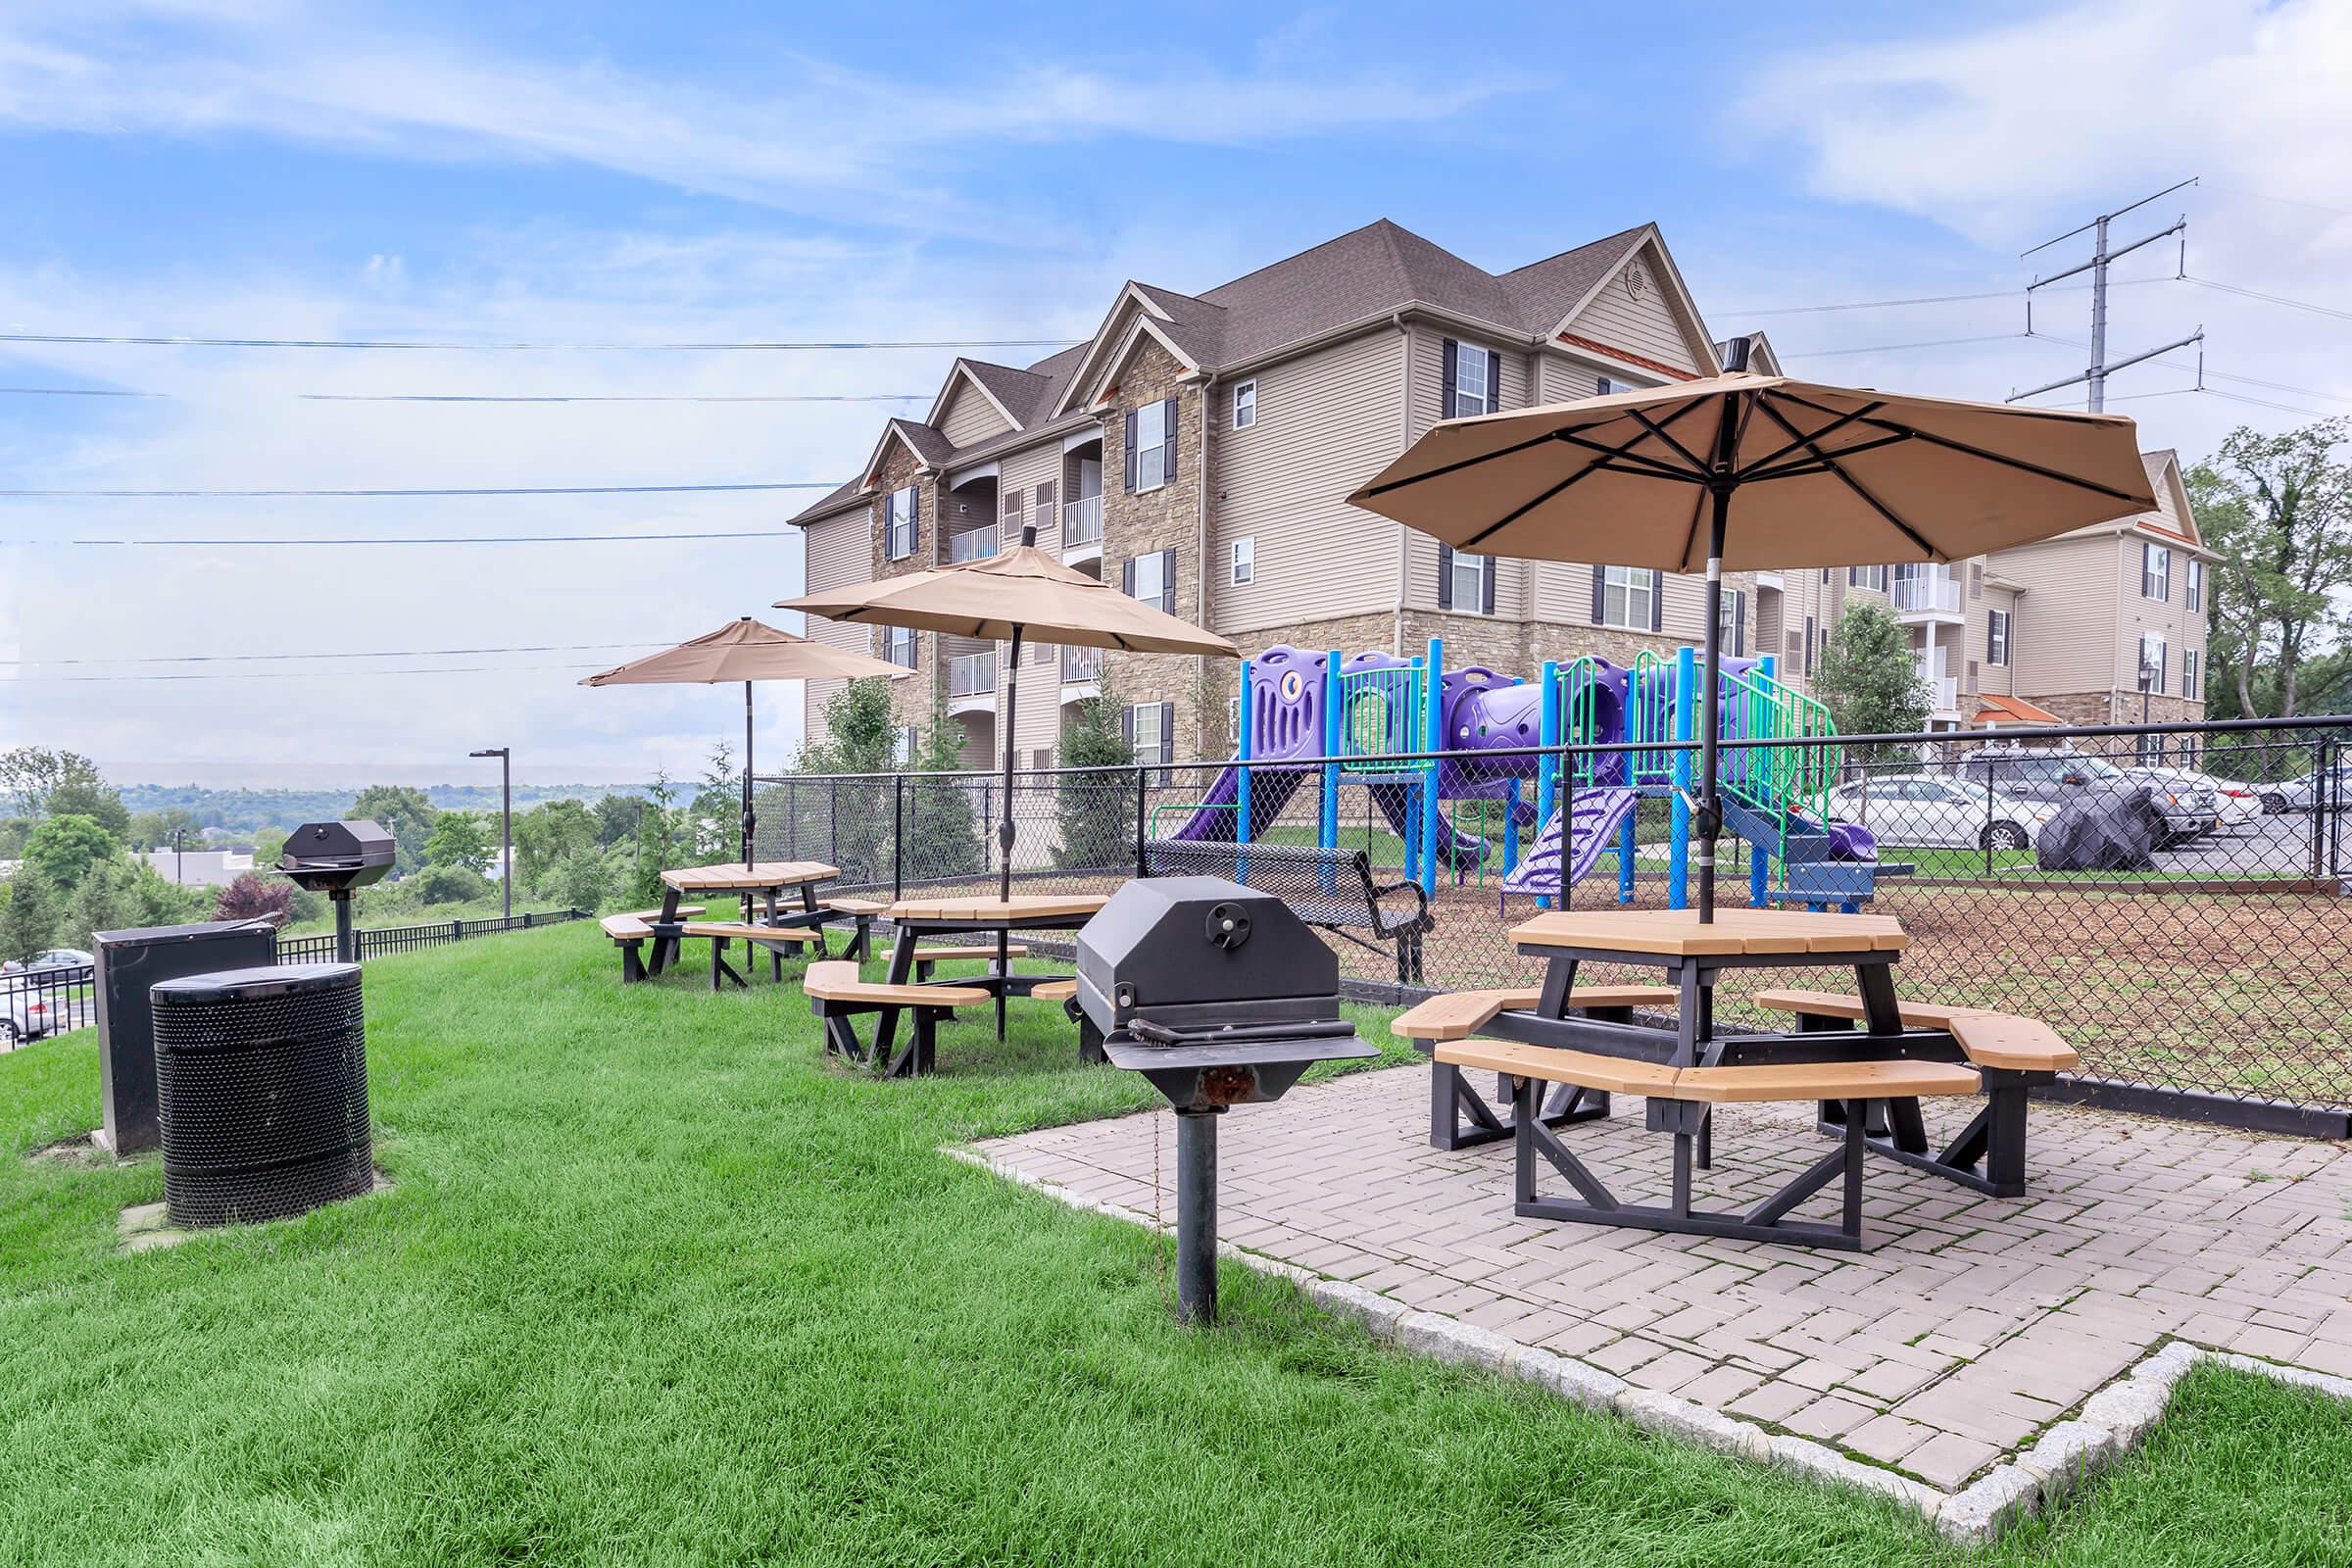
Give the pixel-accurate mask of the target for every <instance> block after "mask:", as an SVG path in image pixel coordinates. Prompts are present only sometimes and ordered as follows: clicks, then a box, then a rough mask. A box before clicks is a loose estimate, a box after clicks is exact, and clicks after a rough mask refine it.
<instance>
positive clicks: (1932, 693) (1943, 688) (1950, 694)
mask: <svg viewBox="0 0 2352 1568" xmlns="http://www.w3.org/2000/svg"><path fill="white" fill-rule="evenodd" d="M1915 667H1916V666H1915ZM1918 673H1919V679H1920V683H1921V684H1922V685H1924V686H1926V687H1927V688H1928V693H1929V697H1928V701H1929V702H1930V703H1932V704H1933V705H1934V706H1935V710H1936V712H1937V713H1956V712H1958V711H1960V677H1959V676H1957V675H1931V674H1929V673H1928V672H1927V671H1926V670H1924V669H1921V670H1919V671H1918Z"/></svg>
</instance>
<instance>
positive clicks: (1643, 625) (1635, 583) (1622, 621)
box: [1600, 566, 1665, 631]
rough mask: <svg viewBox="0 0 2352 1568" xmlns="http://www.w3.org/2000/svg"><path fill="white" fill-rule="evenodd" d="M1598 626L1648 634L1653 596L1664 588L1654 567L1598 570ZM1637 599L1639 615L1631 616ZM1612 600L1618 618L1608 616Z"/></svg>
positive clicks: (1605, 568) (1610, 567) (1618, 567)
mask: <svg viewBox="0 0 2352 1568" xmlns="http://www.w3.org/2000/svg"><path fill="white" fill-rule="evenodd" d="M1600 573H1601V577H1600V623H1601V624H1602V625H1603V626H1615V627H1616V628H1618V629H1619V630H1620V631H1647V630H1649V622H1650V605H1651V600H1652V596H1654V595H1656V594H1658V593H1661V592H1663V591H1664V589H1665V584H1664V583H1662V582H1660V581H1659V580H1658V569H1657V568H1656V567H1655V566H1603V567H1601V568H1600ZM1637 595H1638V596H1640V598H1641V602H1642V613H1641V614H1640V615H1638V616H1637V615H1635V614H1634V613H1633V609H1634V601H1635V598H1636V596H1637ZM1612 599H1614V600H1615V601H1616V603H1617V606H1618V608H1619V610H1620V611H1621V612H1622V614H1621V615H1612V614H1610V613H1609V605H1610V601H1611V600H1612Z"/></svg>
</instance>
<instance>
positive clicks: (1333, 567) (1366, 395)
mask: <svg viewBox="0 0 2352 1568" xmlns="http://www.w3.org/2000/svg"><path fill="white" fill-rule="evenodd" d="M1427 352H1428V353H1430V354H1432V355H1434V354H1435V352H1436V351H1435V349H1434V348H1432V349H1429V350H1427ZM1403 355H1404V349H1403V339H1402V337H1401V336H1400V335H1399V334H1398V333H1397V331H1396V330H1395V329H1393V328H1384V329H1381V330H1378V331H1374V332H1369V333H1366V334H1365V335H1363V336H1361V337H1357V338H1351V339H1349V340H1348V341H1347V342H1344V343H1338V344H1334V345H1332V346H1331V347H1329V348H1326V349H1322V350H1320V351H1318V352H1316V353H1314V354H1309V355H1302V356H1300V357H1299V358H1298V359H1295V360H1289V361H1285V362H1283V363H1281V364H1277V365H1270V366H1267V367H1265V368H1262V369H1259V370H1256V371H1253V372H1251V375H1250V377H1245V378H1244V379H1254V380H1255V381H1256V382H1257V422H1256V423H1255V424H1254V425H1252V426H1250V428H1249V429H1247V430H1235V429H1233V428H1231V424H1232V386H1231V383H1230V382H1228V381H1220V382H1218V383H1217V388H1216V392H1217V395H1216V396H1215V397H1214V398H1212V399H1211V408H1212V417H1213V418H1215V419H1216V420H1218V424H1217V428H1216V430H1215V441H1214V447H1213V450H1214V454H1215V456H1214V462H1215V465H1216V484H1215V489H1214V492H1213V496H1214V500H1213V502H1212V505H1211V516H1212V537H1211V540H1210V550H1209V570H1210V571H1211V572H1212V573H1214V578H1213V581H1212V584H1211V587H1210V593H1209V603H1210V604H1211V606H1212V607H1213V610H1212V614H1213V618H1214V624H1215V629H1216V630H1218V631H1220V632H1222V633H1225V634H1226V635H1228V636H1232V635H1238V634H1240V633H1244V632H1248V631H1250V630H1253V629H1255V628H1258V627H1276V626H1286V625H1295V624H1297V623H1299V622H1301V621H1309V620H1322V619H1327V618H1329V617H1332V616H1337V615H1360V614H1369V613H1380V612H1386V611H1391V610H1394V609H1395V608H1396V605H1397V535H1398V534H1399V533H1400V532H1401V531H1402V529H1401V526H1400V525H1399V524H1397V523H1394V522H1391V521H1389V520H1388V519H1387V518H1385V517H1380V516H1376V515H1373V514H1371V513H1369V512H1364V511H1361V510H1359V509H1358V508H1355V507H1351V506H1349V505H1348V502H1347V499H1346V498H1347V495H1348V492H1349V491H1350V490H1352V489H1354V488H1355V487H1356V486H1357V485H1359V484H1361V483H1363V482H1364V480H1366V479H1368V478H1370V477H1371V476H1372V475H1373V474H1375V473H1377V472H1379V471H1380V469H1381V467H1382V466H1384V465H1386V464H1387V463H1388V462H1389V461H1390V460H1391V459H1393V458H1395V457H1396V456H1397V453H1398V452H1400V451H1402V450H1403V411H1402V408H1401V407H1400V405H1399V402H1398V399H1399V396H1400V394H1401V387H1402V379H1403V363H1404V360H1403ZM1433 363H1434V362H1433ZM1436 373H1437V372H1436V371H1435V370H1434V369H1432V370H1431V371H1430V379H1431V386H1432V388H1433V390H1434V387H1435V385H1436V379H1435V378H1436ZM1191 443H1192V433H1191V432H1189V431H1188V432H1186V444H1187V445H1188V446H1190V445H1191ZM1112 482H1115V480H1114V481H1112ZM1245 536H1247V537H1249V538H1251V539H1254V540H1255V541H1256V543H1255V545H1254V547H1253V548H1254V550H1255V570H1254V572H1253V573H1252V580H1251V581H1250V582H1248V583H1244V584H1241V585H1239V586H1236V585H1235V584H1233V582H1232V581H1231V564H1232V551H1233V541H1234V540H1236V539H1239V538H1242V537H1245ZM1416 537H1419V536H1416ZM1184 569H1186V570H1190V569H1191V565H1190V563H1186V564H1185V566H1184ZM1432 569H1433V570H1434V567H1433V568H1432Z"/></svg>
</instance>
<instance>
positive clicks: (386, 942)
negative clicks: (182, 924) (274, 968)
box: [277, 909, 592, 963]
mask: <svg viewBox="0 0 2352 1568" xmlns="http://www.w3.org/2000/svg"><path fill="white" fill-rule="evenodd" d="M590 918H592V916H591V915H590V914H589V912H588V911H587V910H585V909H547V910H542V911H539V912H537V913H532V914H515V915H508V916H505V917H503V918H502V917H500V916H497V915H492V916H490V917H489V918H487V919H482V920H434V921H430V922H428V923H426V924H423V925H390V926H378V927H376V928H375V929H373V930H368V929H366V928H362V929H361V930H358V931H355V932H353V933H352V935H353V936H354V937H356V938H358V948H359V956H360V961H361V962H363V963H365V962H366V961H367V960H368V959H369V958H381V957H383V956H386V955H388V954H394V953H415V952H417V951H418V950H419V949H423V948H438V947H441V946H443V945H444V944H446V943H451V942H463V941H465V940H466V938H468V937H487V936H495V935H497V934H498V933H500V932H502V931H529V930H533V929H536V928H537V927H539V926H543V925H562V924H564V922H565V921H569V920H586V919H590ZM334 956H335V934H334V933H333V932H331V931H329V932H325V933H323V934H321V935H318V936H307V937H288V936H281V937H279V938H278V939H277V961H278V962H280V963H325V962H331V961H332V960H333V958H334Z"/></svg>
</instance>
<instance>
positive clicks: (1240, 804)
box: [1233, 659, 1256, 887]
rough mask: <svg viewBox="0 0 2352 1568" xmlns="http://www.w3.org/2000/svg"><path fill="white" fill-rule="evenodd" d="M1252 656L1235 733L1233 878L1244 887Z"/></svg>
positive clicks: (1244, 667)
mask: <svg viewBox="0 0 2352 1568" xmlns="http://www.w3.org/2000/svg"><path fill="white" fill-rule="evenodd" d="M1250 663H1251V661H1250V660H1247V659H1245V660H1243V661H1242V700H1241V703H1240V705H1239V709H1238V711H1239V712H1240V714H1241V722H1240V723H1238V724H1236V725H1235V726H1234V728H1235V729H1237V730H1239V731H1240V732H1241V733H1240V734H1239V735H1238V736H1236V737H1235V738H1236V740H1237V741H1238V742H1239V743H1240V744H1239V748H1238V756H1237V757H1236V759H1235V760H1236V762H1237V764H1238V765H1237V766H1236V768H1235V777H1234V784H1233V815H1234V823H1233V843H1234V852H1233V879H1234V880H1235V881H1236V882H1239V883H1241V884H1242V885H1243V886H1244V887H1247V886H1249V884H1250V861H1249V858H1248V857H1246V856H1244V855H1243V854H1242V849H1241V847H1242V846H1243V845H1246V844H1248V843H1249V842H1250V755H1251V752H1252V748H1251V746H1250V730H1252V729H1253V728H1255V727H1256V720H1255V717H1254V715H1253V713H1252V705H1251V703H1250Z"/></svg>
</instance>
